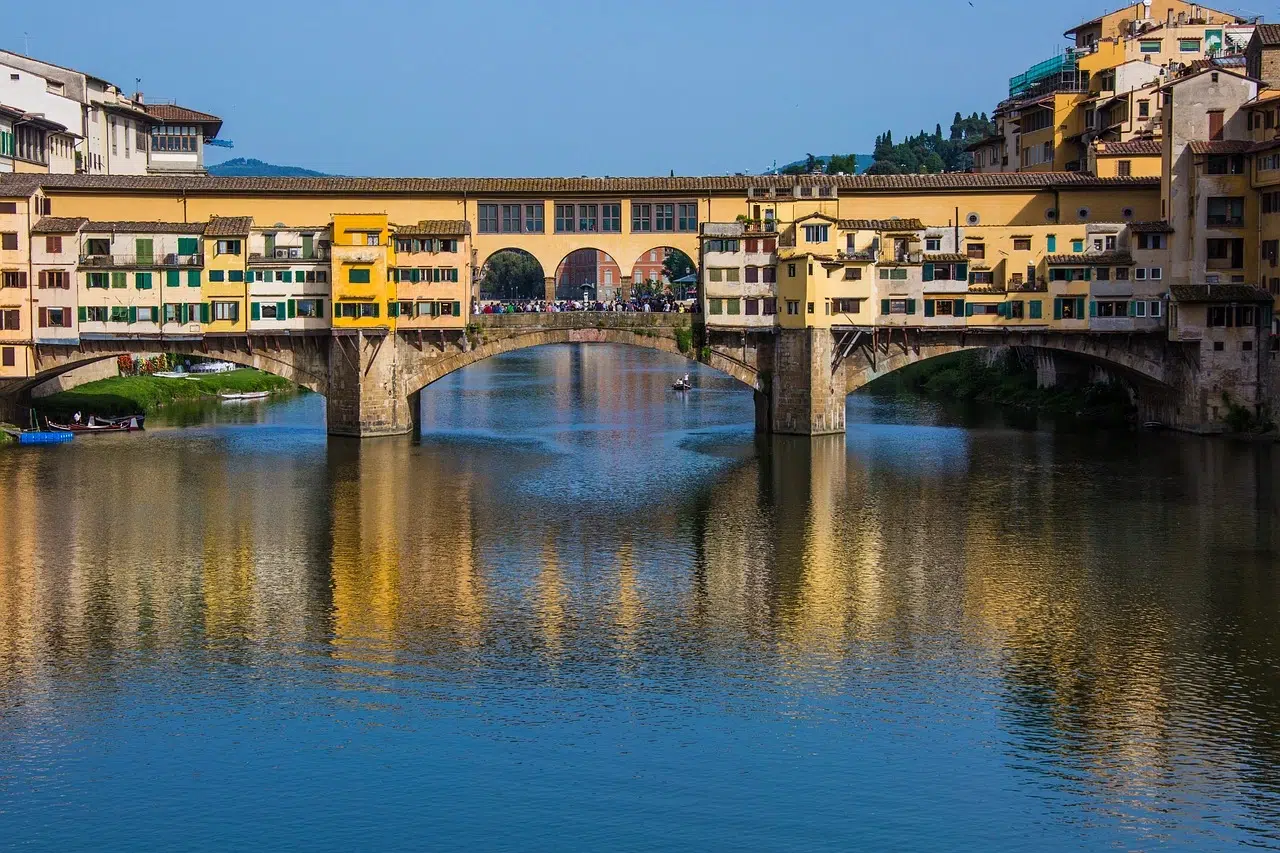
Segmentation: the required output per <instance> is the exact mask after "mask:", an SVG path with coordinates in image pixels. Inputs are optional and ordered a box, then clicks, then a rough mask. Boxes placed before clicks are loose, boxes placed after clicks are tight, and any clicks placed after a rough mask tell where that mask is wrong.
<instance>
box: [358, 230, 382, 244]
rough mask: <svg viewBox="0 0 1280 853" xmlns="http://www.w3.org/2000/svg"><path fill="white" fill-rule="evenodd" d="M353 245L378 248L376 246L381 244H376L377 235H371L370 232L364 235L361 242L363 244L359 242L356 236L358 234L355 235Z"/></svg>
mask: <svg viewBox="0 0 1280 853" xmlns="http://www.w3.org/2000/svg"><path fill="white" fill-rule="evenodd" d="M355 244H356V245H357V246H360V245H364V246H378V245H381V244H380V243H379V242H378V235H377V234H375V233H372V232H369V233H366V234H365V235H364V240H363V242H362V241H361V240H360V235H358V234H357V235H356V239H355Z"/></svg>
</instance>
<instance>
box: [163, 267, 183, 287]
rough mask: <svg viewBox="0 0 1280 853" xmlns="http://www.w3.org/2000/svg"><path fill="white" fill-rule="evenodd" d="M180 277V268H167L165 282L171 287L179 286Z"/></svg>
mask: <svg viewBox="0 0 1280 853" xmlns="http://www.w3.org/2000/svg"><path fill="white" fill-rule="evenodd" d="M180 278H181V277H180V276H179V275H178V270H165V273H164V279H165V281H164V283H165V284H166V285H168V286H169V287H177V286H178V284H179V280H180Z"/></svg>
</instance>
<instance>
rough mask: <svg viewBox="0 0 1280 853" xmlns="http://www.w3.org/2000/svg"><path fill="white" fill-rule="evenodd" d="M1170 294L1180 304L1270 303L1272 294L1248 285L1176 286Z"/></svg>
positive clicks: (1171, 286) (1170, 288)
mask: <svg viewBox="0 0 1280 853" xmlns="http://www.w3.org/2000/svg"><path fill="white" fill-rule="evenodd" d="M1169 294H1170V295H1171V296H1172V297H1173V298H1174V299H1175V300H1176V301H1178V302H1270V301H1271V294H1270V293H1268V292H1267V291H1265V290H1263V289H1262V288H1260V287H1252V286H1251V285H1248V284H1174V285H1170V286H1169Z"/></svg>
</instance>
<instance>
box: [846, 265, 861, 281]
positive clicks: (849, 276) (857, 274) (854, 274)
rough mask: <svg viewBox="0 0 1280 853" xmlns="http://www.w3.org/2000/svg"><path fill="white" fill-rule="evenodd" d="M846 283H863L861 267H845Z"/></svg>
mask: <svg viewBox="0 0 1280 853" xmlns="http://www.w3.org/2000/svg"><path fill="white" fill-rule="evenodd" d="M844 280H845V281H862V269H861V268H859V267H845V270H844Z"/></svg>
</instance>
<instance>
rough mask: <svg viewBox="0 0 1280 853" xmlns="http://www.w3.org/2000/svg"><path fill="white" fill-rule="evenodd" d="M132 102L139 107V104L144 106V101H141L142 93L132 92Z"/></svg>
mask: <svg viewBox="0 0 1280 853" xmlns="http://www.w3.org/2000/svg"><path fill="white" fill-rule="evenodd" d="M133 102H134V103H135V104H139V105H141V104H145V103H146V101H144V100H143V99H142V93H141V92H134V93H133Z"/></svg>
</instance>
